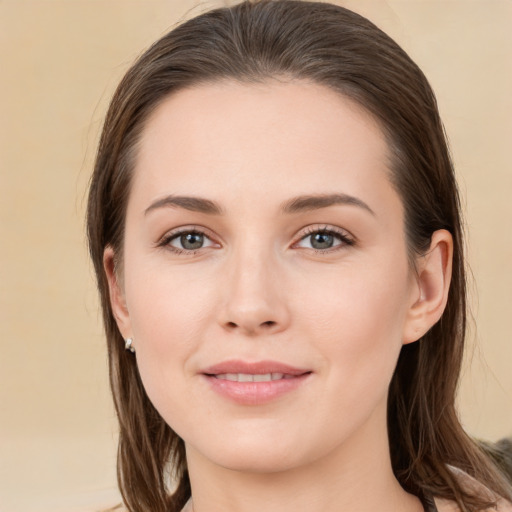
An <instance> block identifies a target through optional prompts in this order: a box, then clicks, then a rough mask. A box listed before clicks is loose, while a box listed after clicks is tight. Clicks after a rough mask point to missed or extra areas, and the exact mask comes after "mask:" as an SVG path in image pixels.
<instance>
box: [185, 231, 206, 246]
mask: <svg viewBox="0 0 512 512" xmlns="http://www.w3.org/2000/svg"><path fill="white" fill-rule="evenodd" d="M180 242H181V245H182V247H183V248H184V249H200V248H201V246H202V245H203V235H201V234H200V233H187V234H186V235H181V237H180Z"/></svg>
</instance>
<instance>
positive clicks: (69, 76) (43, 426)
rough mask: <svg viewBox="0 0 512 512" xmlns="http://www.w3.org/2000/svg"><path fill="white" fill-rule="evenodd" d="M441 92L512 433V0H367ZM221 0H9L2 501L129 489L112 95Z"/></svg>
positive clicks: (490, 417)
mask: <svg viewBox="0 0 512 512" xmlns="http://www.w3.org/2000/svg"><path fill="white" fill-rule="evenodd" d="M338 3H340V4H341V5H345V6H348V7H351V8H353V9H354V10H356V11H358V12H360V13H362V14H364V15H366V16H368V17H369V18H370V19H371V20H372V21H374V22H375V23H376V24H377V25H379V26H380V27H381V28H383V29H384V30H385V31H387V32H388V33H389V34H390V35H391V36H392V37H394V38H395V39H396V40H397V41H398V42H399V43H400V44H401V45H402V46H403V47H404V48H405V49H406V50H407V51H408V52H409V53H410V55H411V56H412V57H413V59H414V60H416V62H417V63H418V64H419V65H420V67H421V68H422V69H423V70H424V72H425V73H426V75H427V77H428V78H429V80H430V81H431V83H432V85H433V88H434V90H435V91H436V93H437V96H438V100H439V105H440V110H441V114H442V117H443V120H444V122H445V125H446V129H447V132H448V135H449V139H450V142H451V147H452V151H453V157H454V160H455V164H456V167H457V172H458V175H459V179H460V186H461V191H462V195H463V199H464V204H465V209H466V218H467V231H468V248H469V261H470V265H471V269H472V272H473V275H474V280H472V282H471V284H470V288H471V293H472V304H473V316H474V318H475V320H474V325H473V327H472V328H471V333H470V339H471V346H472V349H471V350H470V352H469V353H468V358H467V361H466V365H465V371H464V378H463V381H462V385H461V390H460V398H459V403H460V414H461V418H462V421H463V423H464V425H465V426H466V428H467V430H468V431H469V432H470V433H471V434H473V435H475V436H478V437H481V438H487V439H491V440H496V439H498V438H500V437H503V436H506V435H511V434H512V364H511V363H512V343H511V334H510V324H511V318H512V298H511V297H512V294H511V290H512V269H511V265H512V226H511V224H512V223H511V219H512V201H511V200H510V196H511V193H512V170H511V165H512V157H511V146H512V94H511V92H512V70H511V63H512V30H511V28H510V27H512V1H511V0H454V1H450V0H444V1H436V0H423V1H415V0H377V1H369V0H357V1H356V0H353V1H339V2H338ZM222 4H223V2H221V1H215V2H214V1H209V2H199V1H197V0H168V1H152V0H138V1H128V0H122V1H121V0H89V1H82V0H48V1H43V0H39V1H37V0H0V375H1V385H0V512H49V511H52V512H61V511H64V510H65V511H67V512H76V511H79V510H91V511H92V510H97V509H98V508H101V506H103V505H106V504H109V503H110V504H112V503H115V502H116V499H117V495H116V490H115V487H116V483H115V451H116V423H115V417H114V413H113V408H112V405H111V399H110V394H109V389H108V381H107V365H106V351H105V348H104V341H103V335H102V326H101V323H100V314H99V309H98V304H97V298H96V290H95V284H94V280H93V275H92V270H91V266H90V264H89V261H88V258H87V250H86V244H85V237H84V208H85V202H86V189H87V183H88V180H89V176H90V173H91V167H92V161H93V158H94V152H95V145H96V142H97V138H98V133H99V130H100V127H101V123H102V119H103V116H104V114H105V110H106V107H107V104H108V100H109V98H110V96H111V94H112V92H113V89H114V87H115V86H116V84H117V82H118V80H119V79H120V78H121V76H122V75H123V73H124V72H125V71H126V69H127V68H128V66H129V64H130V63H131V62H132V61H133V60H134V58H135V57H136V56H137V55H138V54H139V53H140V52H141V51H142V50H143V49H144V48H145V47H147V46H148V45H149V44H150V43H151V42H152V41H153V40H155V39H156V38H158V37H159V36H161V35H163V34H164V33H165V32H166V31H167V30H168V29H169V28H171V27H172V26H174V25H175V24H176V23H177V22H178V21H179V20H182V19H186V18H189V17H192V16H193V15H196V14H199V13H200V12H202V11H204V10H206V9H208V8H210V7H214V6H219V5H222Z"/></svg>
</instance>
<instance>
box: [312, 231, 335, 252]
mask: <svg viewBox="0 0 512 512" xmlns="http://www.w3.org/2000/svg"><path fill="white" fill-rule="evenodd" d="M333 241H334V237H333V236H332V235H329V234H327V233H315V234H314V235H311V246H312V247H314V248H315V249H329V248H330V247H332V244H333Z"/></svg>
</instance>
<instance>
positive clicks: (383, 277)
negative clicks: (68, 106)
mask: <svg viewBox="0 0 512 512" xmlns="http://www.w3.org/2000/svg"><path fill="white" fill-rule="evenodd" d="M459 210H460V207H459V200H458V193H457V188H456V184H455V180H454V175H453V169H452V165H451V162H450V158H449V154H448V149H447V145H446V141H445V138H444V134H443V128H442V124H441V121H440V119H439V115H438V112H437V107H436V103H435V98H434V95H433V93H432V91H431V89H430V87H429V85H428V83H427V81H426V79H425V77H424V76H423V74H422V73H421V71H420V70H419V69H418V68H417V66H416V65H415V64H414V63H413V62H412V61H411V60H410V58H409V57H408V56H407V55H406V54H405V53H404V52H403V50H401V49H400V48H399V47H398V46H397V45H396V43H394V42H393V41H392V40H391V39H390V38H389V37H388V36H387V35H385V34H384V33H382V32H381V31H380V30H379V29H377V28H376V27H375V26H374V25H373V24H371V23H370V22H369V21H367V20H366V19H364V18H362V17H360V16H358V15H356V14H354V13H352V12H350V11H348V10H346V9H342V8H340V7H336V6H334V5H330V4H320V3H310V2H296V1H286V0H283V1H276V2H271V1H259V2H243V3H241V4H239V5H237V6H234V7H232V8H225V9H218V10H214V11H211V12H209V13H206V14H204V15H201V16H199V17H197V18H195V19H192V20H190V21H188V22H187V23H184V24H183V25H181V26H180V27H178V28H176V29H175V30H173V31H172V32H170V33H169V34H167V35H166V36H164V37H163V38H162V39H161V40H159V41H157V42H156V43H155V44H154V45H153V46H152V47H151V48H150V49H149V50H148V51H147V52H146V53H145V54H144V55H143V56H142V57H141V58H140V59H139V60H138V61H137V62H136V63H135V65H134V66H133V67H132V68H131V69H130V70H129V71H128V73H127V74H126V76H125V77H124V79H123V80H122V82H121V84H120V85H119V87H118V90H117V92H116V94H115V96H114V98H113V100H112V103H111V106H110V109H109V112H108V115H107V119H106V121H105V125H104V129H103V134H102V138H101V142H100V146H99V151H98V156H97V161H96V167H95V171H94V175H93V178H92V182H91V189H90V196H89V208H88V229H89V240H90V247H91V255H92V259H93V262H94V265H95V269H96V273H97V277H98V283H99V289H100V293H101V297H102V305H103V312H104V321H105V328H106V333H107V341H108V347H109V358H110V371H111V384H112V389H113V394H114V400H115V404H116V408H117V413H118V417H119V421H120V441H119V461H118V475H119V483H120V488H121V492H122V494H123V497H124V500H125V503H126V505H127V507H128V509H129V510H131V511H148V512H149V511H152V512H155V511H162V512H163V511H169V510H172V511H179V510H181V509H182V508H183V507H184V510H186V511H187V512H188V511H191V510H194V511H195V512H203V511H205V512H206V511H217V510H240V511H249V510H250V511H252V510H262V509H264V510H270V511H272V510H280V511H283V510H294V511H297V510H299V511H302V510H304V511H316V510H318V511H320V510H322V511H331V510H333V511H334V510H358V511H370V510H379V511H390V512H391V511H402V510H403V511H420V510H436V508H437V509H438V510H440V511H442V510H456V509H457V508H456V507H458V508H459V509H460V510H463V511H466V510H468V511H469V510H485V509H488V508H490V507H494V506H496V507H498V509H499V510H509V507H510V505H509V504H508V502H507V501H505V499H510V498H511V496H512V495H511V490H510V487H509V486H508V484H507V483H506V482H505V479H504V477H503V476H502V475H501V474H500V472H499V470H498V469H497V468H496V467H495V466H494V465H493V463H492V462H491V459H489V458H487V456H486V455H485V454H484V453H483V452H482V451H481V450H480V449H479V448H478V447H477V446H476V445H475V443H474V442H473V441H472V440H471V439H470V438H469V437H468V436H467V435H466V434H465V433H464V431H463V429H462V427H461V425H460V423H459V421H458V418H457V414H456V411H455V407H454V396H455V389H456V385H457V380H458V375H459V372H460V365H461V358H462V353H463V345H464V331H465V307H466V291H465V276H464V256H463V251H462V232H461V231H462V230H461V220H460V211H459Z"/></svg>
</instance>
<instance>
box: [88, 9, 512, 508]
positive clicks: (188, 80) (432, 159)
mask: <svg viewBox="0 0 512 512" xmlns="http://www.w3.org/2000/svg"><path fill="white" fill-rule="evenodd" d="M271 77H284V78H294V79H305V80H308V81H313V82H315V83H318V84H323V85H326V86H328V87H330V88H332V89H333V90H335V91H338V92H340V94H343V95H345V96H347V97H349V98H351V99H352V100H354V101H356V102H357V103H359V104H360V105H362V106H363V107H364V108H365V109H366V110H367V111H369V112H370V113H371V114H372V115H373V116H374V117H375V119H376V120H377V121H378V122H379V123H380V126H381V128H382V130H383V132H384V133H385V135H386V137H387V140H388V144H389V147H390V149H391V153H392V160H393V161H392V170H391V177H390V179H391V181H392V183H393V184H394V186H395V187H396V190H397V192H398V193H399V195H400V197H401V199H402V201H403V204H404V209H405V224H406V225H405V229H406V233H407V239H408V247H409V251H410V255H411V256H414V255H416V254H421V253H422V252H424V251H425V250H426V249H427V248H428V246H429V243H430V238H431V235H432V233H433V232H434V231H436V230H438V229H447V230H449V231H450V232H451V234H452V236H453V241H454V256H453V258H454V259H453V277H452V282H451V287H450V291H449V297H448V304H447V306H446V310H445V311H444V314H443V316H442V318H441V320H440V321H439V322H438V323H437V324H436V325H435V326H434V327H432V329H431V330H430V331H429V332H428V333H427V334H426V335H425V336H423V338H422V339H421V340H419V341H418V342H416V343H412V344H409V345H405V346H404V347H403V348H402V351H401V354H400V357H399V361H398V365H397V367H396V371H395V373H394V376H393V379H392V382H391V385H390V389H389V400H388V430H389V443H390V450H391V458H392V465H393V470H394V472H395V475H396V477H397V479H398V480H399V482H400V483H401V485H402V486H403V488H404V489H406V490H407V491H409V492H411V493H414V494H418V495H419V494H422V493H432V494H434V495H436V496H439V497H443V498H448V499H453V500H456V501H457V502H458V504H459V506H460V507H461V509H462V510H463V511H476V510H482V509H484V508H487V507H489V506H490V505H492V504H493V498H492V497H491V496H482V495H481V494H480V495H479V494H478V493H476V492H475V491H474V490H473V491H471V490H470V489H467V488H464V487H463V486H462V485H461V484H460V482H459V481H458V480H457V478H456V477H455V476H454V473H453V471H452V470H450V469H449V466H450V465H451V466H455V467H458V468H460V469H462V470H464V471H465V472H467V473H468V474H470V475H472V476H474V477H475V478H477V479H478V480H479V481H480V482H482V483H484V484H485V485H486V486H487V487H488V488H489V489H491V490H492V491H494V492H495V493H496V494H497V495H501V496H504V497H507V498H510V497H511V493H510V489H509V488H508V486H507V484H506V483H505V481H504V479H503V478H502V476H501V475H500V474H499V472H498V470H497V469H496V467H495V466H494V465H493V464H492V462H491V461H490V459H489V458H488V457H486V456H485V455H484V453H483V452H482V451H481V450H480V449H479V448H478V447H477V445H476V444H475V443H474V442H473V440H472V439H471V438H469V437H468V436H467V435H466V433H465V432H464V430H463V429H462V427H461V425H460V422H459V420H458V417H457V413H456V410H455V406H454V403H455V393H456V388H457V382H458V378H459V373H460V368H461V360H462V354H463V348H464V337H465V328H466V284H465V269H464V255H463V239H462V227H461V218H460V204H459V197H458V192H457V187H456V183H455V178H454V173H453V168H452V163H451V160H450V156H449V151H448V148H447V143H446V139H445V135H444V131H443V126H442V123H441V120H440V118H439V114H438V109H437V105H436V100H435V97H434V94H433V92H432V90H431V88H430V86H429V84H428V82H427V80H426V78H425V76H424V75H423V73H422V72H421V71H420V69H419V68H418V67H417V66H416V64H415V63H414V62H413V61H412V60H411V59H410V58H409V57H408V55H407V54H406V53H405V52H404V51H403V50H402V49H401V48H400V47H399V46H398V45H397V44H396V43H395V42H394V41H393V40H392V39H391V38H390V37H388V36H387V35H386V34H384V33H383V32H382V31H381V30H379V29H378V28H377V27H376V26H375V25H373V24H372V23H371V22H370V21H368V20H367V19H365V18H363V17H361V16H359V15H358V14H355V13H353V12H351V11H349V10H347V9H344V8H342V7H338V6H335V5H331V4H327V3H316V2H306V1H304V2H303V1H294V0H277V1H271V0H261V1H253V2H251V1H246V2H243V3H240V4H238V5H236V6H234V7H231V8H220V9H216V10H212V11H210V12H207V13H205V14H202V15H200V16H198V17H196V18H194V19H191V20H189V21H187V22H186V23H183V24H182V25H180V26H178V27H177V28H175V29H174V30H172V31H171V32H170V33H168V34H167V35H165V36H164V37H163V38H161V39H160V40H159V41H157V42H156V43H155V44H154V45H153V46H151V48H149V50H147V51H146V53H144V54H143V55H142V56H141V57H140V58H139V59H138V61H137V62H136V63H135V64H134V65H133V66H132V67H131V69H130V70H129V71H128V72H127V74H126V75H125V77H124V78H123V80H122V82H121V83H120V85H119V86H118V89H117V91H116V93H115V95H114V97H113V99H112V102H111V105H110V108H109V110H108V113H107V117H106V120H105V124H104V127H103V132H102V136H101V141H100V144H99V149H98V154H97V159H96V165H95V169H94V174H93V176H92V181H91V186H90V193H89V203H88V236H89V243H90V252H91V256H92V260H93V262H94V265H95V270H96V274H97V279H98V286H99V291H100V295H101V302H102V308H103V317H104V323H105V330H106V336H107V342H108V353H109V362H110V380H111V386H112V391H113V396H114V402H115V406H116V410H117V414H118V417H119V423H120V438H119V451H118V480H119V486H120V489H121V492H122V495H123V498H124V500H125V503H126V505H127V506H128V508H129V510H131V511H133V512H135V511H137V512H169V511H178V510H180V508H181V507H182V506H183V504H184V503H185V501H186V500H187V498H188V497H189V496H190V484H189V479H188V474H187V467H186V460H185V455H184V444H183V441H182V440H181V439H180V438H179V437H178V436H177V435H176V434H175V433H174V432H173V431H172V430H171V428H170V427H169V426H168V425H167V424H166V423H165V421H164V420H163V419H162V418H161V417H160V415H159V414H158V412H157V411H156V410H155V408H154V407H153V405H152V404H151V402H150V400H149V399H148V397H147V395H146V393H145V390H144V388H143V386H142V383H141V380H140V378H139V374H138V371H137V366H136V360H135V358H134V357H133V355H132V354H130V353H129V352H126V351H125V350H124V343H123V339H122V337H121V335H120V333H119V331H118V329H117V326H116V323H115V320H114V317H113V315H112V311H111V308H110V302H109V296H108V286H107V280H106V276H105V273H104V270H103V264H102V261H103V251H104V249H105V248H106V247H107V246H111V247H112V248H113V249H114V252H115V255H116V263H117V264H118V265H122V247H123V231H124V222H125V211H126V204H127V198H128V195H129V192H130V182H131V175H132V172H133V164H134V157H135V154H136V150H137V141H138V140H139V137H140V134H141V132H142V130H143V129H144V125H145V121H146V120H147V118H148V116H149V114H150V113H151V112H152V111H153V110H154V109H155V108H156V107H157V106H158V105H159V104H160V102H161V101H162V100H163V99H164V98H166V97H167V96H168V95H169V94H172V93H173V92H175V91H177V90H179V89H181V88H185V87H190V86H192V85H195V84H198V83H204V82H213V81H217V80H222V79H231V80H237V81H241V82H253V81H262V80H266V79H268V78H271ZM173 482H175V484H174V483H173Z"/></svg>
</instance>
